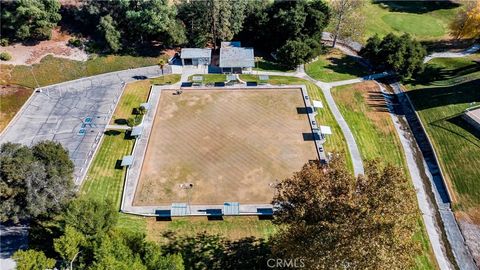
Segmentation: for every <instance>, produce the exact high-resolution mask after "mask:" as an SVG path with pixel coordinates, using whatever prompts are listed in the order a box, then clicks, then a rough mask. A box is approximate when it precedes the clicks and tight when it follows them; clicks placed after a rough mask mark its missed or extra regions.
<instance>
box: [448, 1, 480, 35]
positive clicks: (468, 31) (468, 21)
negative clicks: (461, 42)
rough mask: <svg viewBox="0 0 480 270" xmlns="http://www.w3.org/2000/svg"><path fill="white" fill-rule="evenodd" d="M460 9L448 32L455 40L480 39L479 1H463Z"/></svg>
mask: <svg viewBox="0 0 480 270" xmlns="http://www.w3.org/2000/svg"><path fill="white" fill-rule="evenodd" d="M461 2H462V8H461V10H460V11H459V12H458V13H457V16H456V17H455V19H454V20H453V21H452V22H451V23H450V32H451V34H452V35H453V36H454V37H455V38H456V39H460V38H480V0H476V1H471V0H468V1H466V0H464V1H461Z"/></svg>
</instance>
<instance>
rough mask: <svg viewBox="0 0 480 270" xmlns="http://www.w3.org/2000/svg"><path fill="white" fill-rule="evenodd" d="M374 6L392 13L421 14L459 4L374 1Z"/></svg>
mask: <svg viewBox="0 0 480 270" xmlns="http://www.w3.org/2000/svg"><path fill="white" fill-rule="evenodd" d="M374 3H375V4H379V5H380V6H382V7H384V8H387V9H388V10H389V11H394V12H408V13H416V14H422V13H427V12H431V11H435V10H439V9H452V8H456V7H459V6H460V4H458V3H455V2H454V1H448V0H440V1H430V0H429V1H427V0H423V1H418V0H417V1H390V0H380V1H374Z"/></svg>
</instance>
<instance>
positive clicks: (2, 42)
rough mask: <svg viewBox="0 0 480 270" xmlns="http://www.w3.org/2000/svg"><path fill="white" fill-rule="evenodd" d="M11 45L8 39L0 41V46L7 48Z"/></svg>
mask: <svg viewBox="0 0 480 270" xmlns="http://www.w3.org/2000/svg"><path fill="white" fill-rule="evenodd" d="M9 43H10V42H8V39H6V38H2V39H0V46H3V47H6V46H8V44H9Z"/></svg>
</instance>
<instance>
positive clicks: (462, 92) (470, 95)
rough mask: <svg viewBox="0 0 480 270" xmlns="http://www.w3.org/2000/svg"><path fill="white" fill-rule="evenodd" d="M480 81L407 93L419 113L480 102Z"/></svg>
mask: <svg viewBox="0 0 480 270" xmlns="http://www.w3.org/2000/svg"><path fill="white" fill-rule="evenodd" d="M479 89H480V79H477V80H472V81H468V82H465V83H460V84H456V85H453V86H447V87H432V88H421V89H415V90H411V91H408V92H407V95H408V96H409V97H410V99H411V100H412V102H413V103H414V105H415V109H416V110H417V111H421V110H426V109H430V108H436V107H440V106H447V105H452V104H465V103H471V102H480V91H479Z"/></svg>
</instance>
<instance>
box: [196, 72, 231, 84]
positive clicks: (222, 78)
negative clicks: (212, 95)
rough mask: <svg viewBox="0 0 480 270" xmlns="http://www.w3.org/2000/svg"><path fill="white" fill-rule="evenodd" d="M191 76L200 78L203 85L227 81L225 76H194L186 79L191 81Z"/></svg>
mask: <svg viewBox="0 0 480 270" xmlns="http://www.w3.org/2000/svg"><path fill="white" fill-rule="evenodd" d="M193 76H202V77H203V83H204V84H213V83H216V82H225V81H226V80H227V75H225V74H195V75H192V76H190V77H188V80H189V81H192V80H193Z"/></svg>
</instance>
